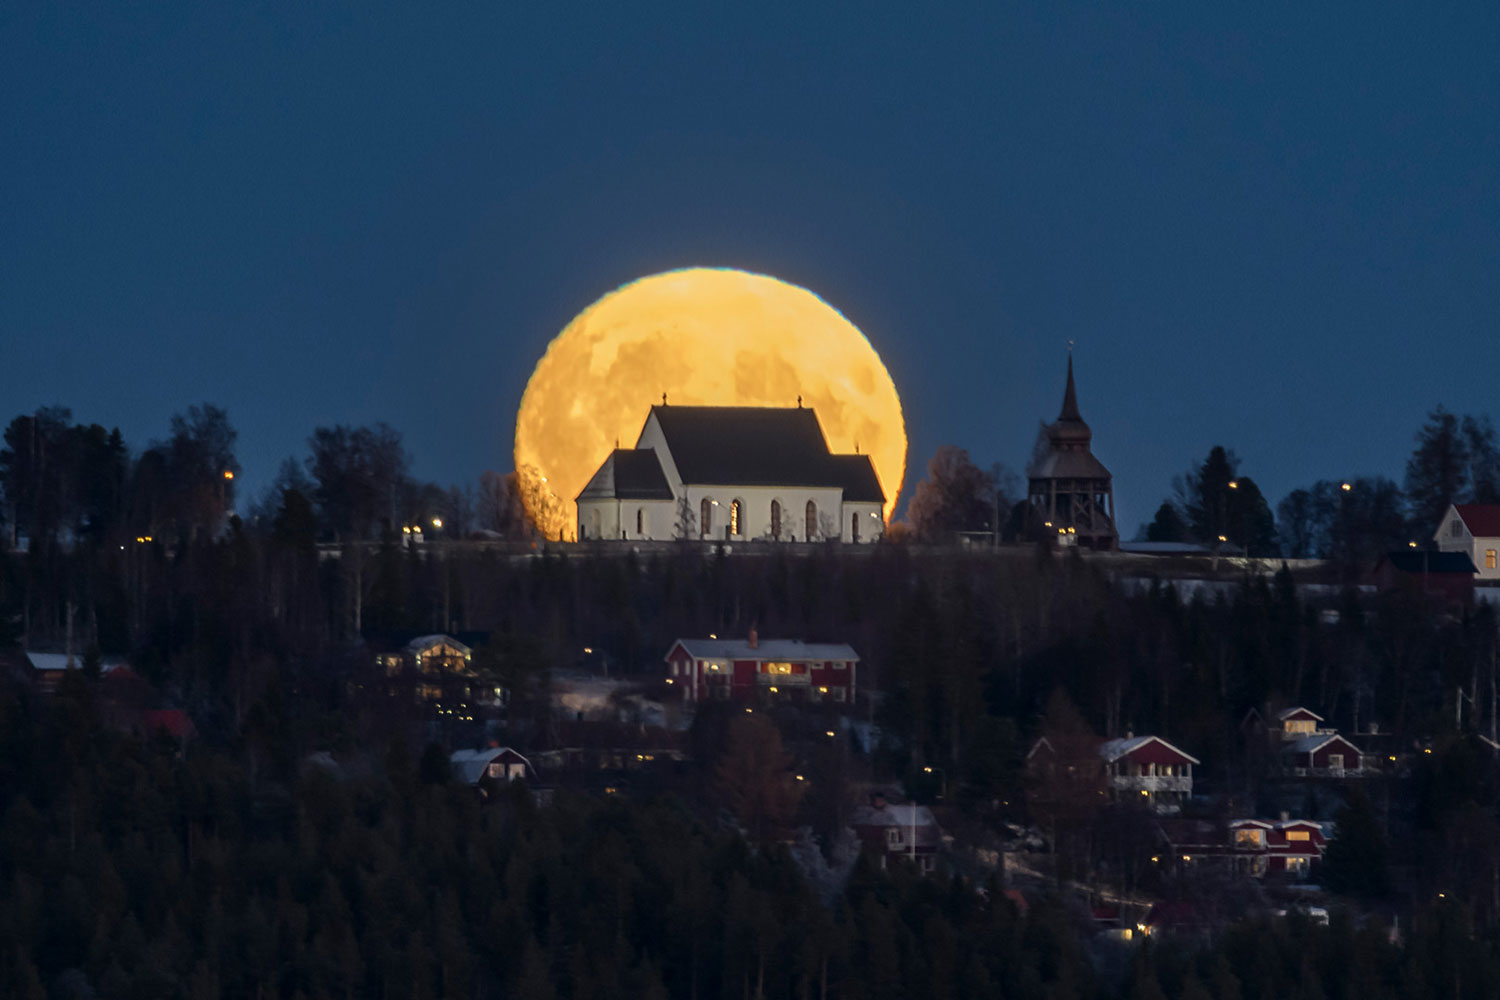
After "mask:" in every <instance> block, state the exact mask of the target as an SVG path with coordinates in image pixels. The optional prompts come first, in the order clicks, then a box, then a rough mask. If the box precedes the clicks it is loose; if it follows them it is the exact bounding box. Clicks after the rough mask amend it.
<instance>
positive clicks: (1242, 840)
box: [1234, 827, 1262, 847]
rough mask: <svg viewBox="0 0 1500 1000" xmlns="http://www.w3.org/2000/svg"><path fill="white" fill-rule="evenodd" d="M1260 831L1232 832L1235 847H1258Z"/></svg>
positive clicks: (1253, 829) (1251, 829) (1252, 829)
mask: <svg viewBox="0 0 1500 1000" xmlns="http://www.w3.org/2000/svg"><path fill="white" fill-rule="evenodd" d="M1261 833H1262V831H1261V830H1258V829H1255V828H1253V827H1252V828H1250V829H1245V830H1236V831H1234V843H1235V846H1236V847H1259V846H1260V843H1261V841H1260V838H1261Z"/></svg>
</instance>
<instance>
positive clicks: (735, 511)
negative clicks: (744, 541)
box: [729, 500, 742, 535]
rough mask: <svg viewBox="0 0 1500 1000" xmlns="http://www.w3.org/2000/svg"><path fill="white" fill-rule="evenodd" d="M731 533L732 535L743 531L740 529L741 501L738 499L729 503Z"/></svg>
mask: <svg viewBox="0 0 1500 1000" xmlns="http://www.w3.org/2000/svg"><path fill="white" fill-rule="evenodd" d="M729 533H730V534H731V535H739V534H741V533H742V532H741V531H740V502H739V501H738V500H735V501H732V502H731V503H730V504H729Z"/></svg>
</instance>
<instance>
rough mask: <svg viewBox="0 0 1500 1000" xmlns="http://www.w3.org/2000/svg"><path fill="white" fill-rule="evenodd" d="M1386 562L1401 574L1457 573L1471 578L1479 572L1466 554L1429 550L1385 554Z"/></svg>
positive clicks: (1403, 550) (1410, 550)
mask: <svg viewBox="0 0 1500 1000" xmlns="http://www.w3.org/2000/svg"><path fill="white" fill-rule="evenodd" d="M1385 558H1386V561H1387V562H1389V563H1390V564H1391V566H1392V567H1393V568H1395V569H1397V570H1399V571H1400V572H1402V573H1412V574H1417V573H1457V574H1460V575H1463V576H1473V575H1474V574H1475V573H1478V572H1479V567H1477V566H1475V565H1474V560H1473V559H1471V558H1470V557H1469V553H1467V552H1434V551H1432V550H1430V549H1427V550H1420V549H1400V550H1398V551H1396V552H1387V553H1386V554H1385Z"/></svg>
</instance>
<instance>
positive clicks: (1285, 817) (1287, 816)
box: [1281, 809, 1292, 823]
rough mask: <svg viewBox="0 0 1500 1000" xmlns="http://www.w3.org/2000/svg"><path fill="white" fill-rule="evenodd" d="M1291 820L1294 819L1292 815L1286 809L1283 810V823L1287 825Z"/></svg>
mask: <svg viewBox="0 0 1500 1000" xmlns="http://www.w3.org/2000/svg"><path fill="white" fill-rule="evenodd" d="M1291 818H1292V814H1291V813H1289V812H1287V811H1286V810H1285V809H1283V810H1281V821H1282V822H1283V823H1286V822H1288V821H1290V820H1291Z"/></svg>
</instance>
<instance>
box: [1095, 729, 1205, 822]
mask: <svg viewBox="0 0 1500 1000" xmlns="http://www.w3.org/2000/svg"><path fill="white" fill-rule="evenodd" d="M1099 756H1100V757H1101V758H1102V759H1103V761H1104V773H1105V780H1106V781H1107V782H1108V784H1109V788H1110V790H1111V792H1113V794H1114V796H1115V798H1117V799H1124V800H1128V801H1131V802H1136V801H1139V802H1141V803H1143V804H1146V805H1149V806H1151V808H1153V809H1155V810H1156V811H1157V812H1159V813H1175V812H1179V811H1181V809H1182V805H1183V803H1185V802H1186V801H1187V800H1188V799H1190V798H1192V797H1193V765H1194V764H1197V763H1199V761H1198V758H1196V757H1194V756H1192V755H1190V754H1187V753H1184V752H1183V751H1181V750H1179V749H1177V748H1176V747H1174V746H1173V745H1172V744H1170V743H1168V742H1167V741H1166V740H1164V739H1162V738H1161V737H1160V736H1126V737H1125V738H1124V739H1121V740H1106V741H1105V742H1104V743H1103V744H1102V745H1101V746H1100V747H1099Z"/></svg>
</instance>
